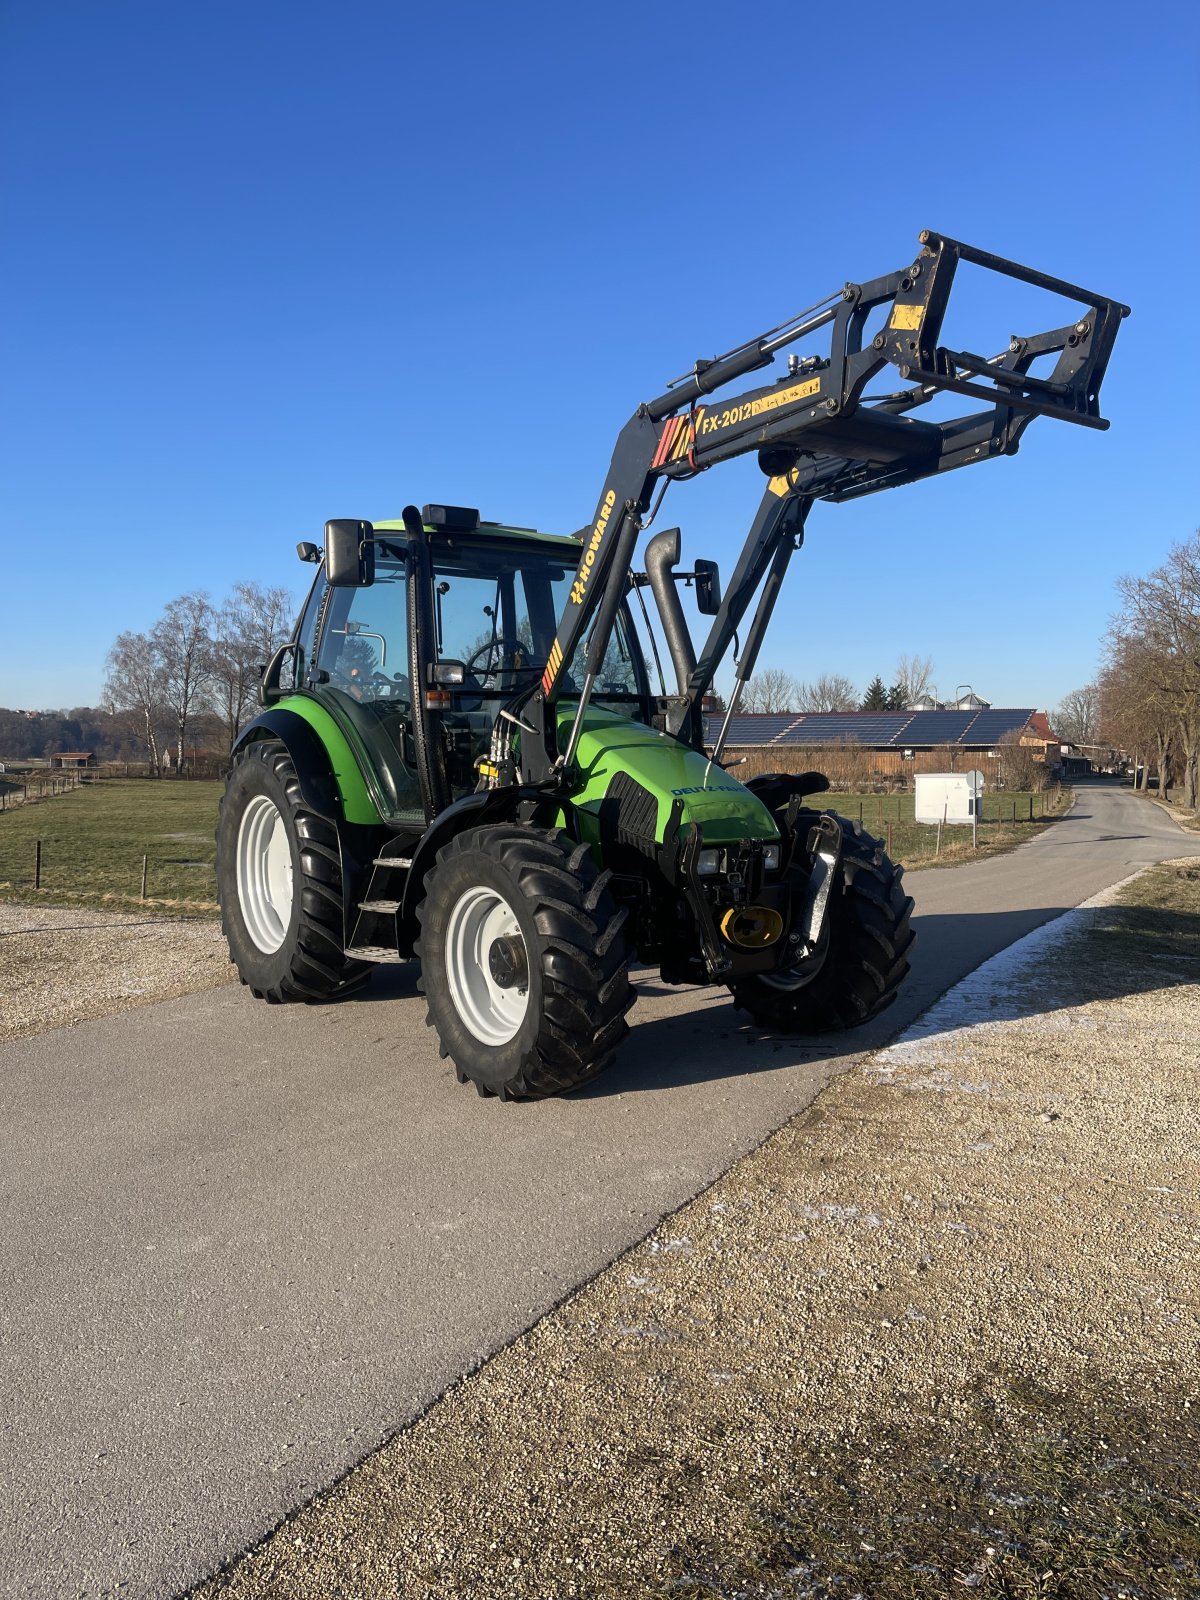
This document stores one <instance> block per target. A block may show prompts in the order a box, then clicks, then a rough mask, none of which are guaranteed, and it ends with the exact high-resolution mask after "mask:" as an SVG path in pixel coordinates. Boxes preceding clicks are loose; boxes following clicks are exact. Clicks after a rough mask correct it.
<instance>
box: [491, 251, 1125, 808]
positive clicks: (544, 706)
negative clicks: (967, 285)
mask: <svg viewBox="0 0 1200 1600" xmlns="http://www.w3.org/2000/svg"><path fill="white" fill-rule="evenodd" d="M920 244H921V249H920V252H919V254H918V255H917V258H916V260H915V261H913V262H912V263H911V264H910V265H908V266H905V267H901V268H900V269H898V270H897V271H895V272H891V273H888V274H886V275H885V276H883V277H880V278H875V279H872V280H871V281H870V282H867V283H862V284H858V283H849V284H847V285H846V286H845V288H843V289H842V290H841V291H840V292H839V293H838V294H837V295H834V296H830V297H829V298H828V299H827V300H826V301H824V302H821V303H820V304H819V305H818V306H817V307H815V308H813V310H812V311H810V312H807V313H804V314H802V315H801V316H800V317H797V318H794V319H792V320H791V321H789V322H787V323H784V324H781V325H780V326H779V327H778V328H775V329H772V330H770V331H769V332H768V333H765V334H762V335H760V336H759V337H757V338H755V339H751V340H749V341H747V342H746V343H745V344H743V345H740V346H738V347H737V348H736V349H734V350H732V351H730V352H728V353H727V354H726V355H724V356H720V357H717V358H715V359H714V360H712V361H697V362H696V364H695V366H694V367H693V369H692V371H691V372H690V373H688V374H687V375H686V376H685V377H684V378H682V379H680V380H678V381H677V382H676V383H674V384H673V385H672V386H671V387H670V388H668V390H667V391H666V392H665V393H664V394H661V395H659V396H658V397H657V398H656V399H653V400H650V401H648V402H646V403H644V404H643V405H640V406H639V407H638V409H637V410H636V411H635V412H634V414H633V416H632V417H631V418H630V419H629V421H628V422H627V423H626V424H625V427H624V428H623V429H622V430H621V433H620V435H619V436H618V439H617V443H616V448H615V449H614V451H613V456H612V461H611V464H610V466H609V470H608V475H607V478H606V479H605V483H604V488H603V490H602V491H601V494H600V498H599V500H598V502H597V506H596V511H595V514H594V516H593V518H592V521H591V523H590V524H589V525H588V526H587V527H586V528H585V529H584V530H583V533H582V535H581V539H582V543H583V552H582V555H581V558H580V562H579V568H578V571H577V572H576V575H575V580H574V582H573V584H572V587H571V591H570V595H569V598H568V601H567V604H566V607H565V609H564V612H563V615H562V617H561V618H560V620H559V624H558V631H557V637H556V639H555V641H554V644H553V647H552V649H551V651H550V655H549V660H548V663H547V666H546V670H545V673H544V675H543V677H542V680H541V683H540V685H538V686H536V687H535V688H534V689H533V690H532V691H530V692H528V693H527V694H526V695H523V696H521V697H519V700H518V701H517V702H514V703H513V706H512V707H510V708H509V714H508V720H509V722H510V724H511V722H512V720H513V717H514V716H519V718H520V720H521V721H522V722H524V723H525V726H526V728H527V730H528V731H529V732H534V731H536V734H537V737H536V739H535V740H528V741H526V743H525V745H524V746H523V748H522V757H521V768H522V775H523V776H524V777H525V778H526V779H527V780H528V781H534V782H544V781H546V780H547V779H549V778H552V777H562V776H564V775H565V774H566V773H567V772H568V771H569V769H570V766H571V762H572V758H573V756H574V751H575V746H576V743H577V740H578V736H579V732H580V729H581V727H582V722H583V715H584V712H585V711H586V709H587V704H588V700H589V698H590V696H591V691H592V687H593V685H594V683H595V679H596V675H597V673H598V671H599V669H600V665H601V663H602V661H603V659H604V655H605V651H606V649H607V647H608V643H609V639H610V637H611V634H612V630H613V626H614V622H615V619H616V615H617V611H618V609H619V607H620V604H621V601H622V599H623V597H624V595H625V593H626V590H627V586H628V576H629V572H630V568H631V565H632V560H633V555H634V549H635V545H636V541H637V537H638V534H639V533H640V531H641V529H642V526H643V521H642V519H643V517H644V516H645V513H646V512H647V510H648V509H649V507H650V503H651V498H652V496H653V494H654V492H655V489H656V486H659V485H661V486H663V487H665V485H666V483H667V482H670V481H672V480H675V479H683V478H689V477H693V476H695V475H696V474H697V473H699V472H702V471H704V470H705V469H706V468H708V467H711V466H715V465H716V464H717V463H718V462H720V461H727V460H731V459H733V458H734V457H736V456H741V455H745V454H746V453H747V452H749V451H751V450H756V451H758V453H759V463H760V465H761V467H762V469H763V471H764V473H765V474H766V475H767V478H768V485H767V489H766V492H765V494H764V496H763V501H762V504H761V506H760V508H759V511H758V515H757V516H756V518H755V520H754V523H753V525H752V526H751V528H750V530H749V533H748V536H747V539H746V542H745V545H744V547H743V550H742V553H741V556H740V558H739V561H738V563H737V567H736V570H735V572H734V574H733V577H732V580H731V582H730V585H729V588H728V592H727V594H726V598H725V601H724V603H723V604H722V606H721V609H720V612H719V614H718V615H717V617H716V618H715V619H714V622H713V626H712V629H711V632H710V634H709V638H708V640H707V642H706V644H705V645H704V647H703V650H702V651H701V653H700V656H699V659H698V661H697V664H696V668H695V671H694V672H693V673H692V675H691V678H690V681H689V683H688V686H687V693H686V695H683V696H677V697H674V699H673V700H672V701H671V702H670V703H669V704H668V705H667V707H666V713H665V721H666V726H667V729H668V731H669V732H672V733H675V734H682V733H684V732H685V730H690V733H691V738H692V742H696V740H697V739H698V737H699V733H698V729H699V716H698V713H697V706H698V703H699V697H700V696H701V695H702V694H703V692H704V690H705V689H706V688H707V686H708V685H709V684H710V683H711V681H712V676H713V673H714V672H715V670H716V668H717V666H718V665H719V663H720V661H721V659H722V657H723V655H724V652H725V650H726V649H727V648H728V645H729V643H730V642H731V641H732V639H733V636H734V633H735V631H736V629H737V628H738V625H739V623H740V622H741V619H742V617H743V615H744V613H745V611H746V609H747V607H748V605H749V603H750V601H751V599H752V598H753V596H754V593H755V592H756V590H757V589H758V588H759V585H760V584H761V583H762V580H763V578H764V577H765V576H766V575H767V574H768V573H769V574H770V579H769V581H768V582H767V583H766V584H765V585H763V592H762V595H761V597H760V603H759V606H758V609H757V611H756V614H755V618H754V621H753V623H752V625H751V630H750V633H749V634H748V636H747V640H746V647H745V649H744V650H743V653H742V656H741V659H740V661H739V671H738V686H739V688H740V685H741V684H742V683H744V681H745V679H746V678H748V677H749V674H750V671H751V670H752V668H753V664H754V660H755V658H756V656H757V653H758V648H759V646H760V645H761V643H762V639H763V635H764V634H765V631H766V626H767V623H768V621H769V620H770V615H771V610H772V608H773V606H774V601H775V597H776V596H777V594H778V590H779V586H780V584H781V582H782V578H783V573H784V571H785V570H786V566H787V560H788V556H789V555H790V553H791V551H792V550H793V549H794V548H796V546H797V545H798V543H799V542H800V539H801V538H802V535H803V524H804V518H805V517H806V515H807V513H808V510H809V509H810V507H811V505H812V502H813V501H814V500H831V501H839V500H847V499H852V498H855V497H857V496H859V495H863V494H872V493H876V492H878V491H880V490H883V489H889V488H895V487H898V486H900V485H901V484H905V483H912V482H915V481H917V480H918V479H920V478H925V477H930V476H933V475H934V474H937V473H940V472H946V471H950V470H952V469H954V468H957V467H963V466H969V465H973V464H974V463H976V462H978V461H984V460H989V459H992V458H994V457H996V456H1000V455H1005V454H1013V453H1015V451H1016V449H1017V446H1018V442H1019V440H1020V437H1021V434H1022V433H1023V432H1024V430H1025V429H1026V428H1027V427H1028V426H1029V424H1030V422H1031V421H1033V419H1034V418H1035V417H1037V416H1051V417H1058V418H1060V419H1061V420H1062V421H1065V422H1075V423H1079V424H1081V425H1083V426H1085V427H1091V428H1107V427H1108V423H1107V422H1106V421H1105V420H1104V418H1103V417H1102V416H1101V415H1100V410H1099V397H1100V385H1101V382H1102V380H1103V377H1104V373H1105V369H1106V367H1107V365H1108V360H1109V356H1110V354H1111V352H1112V348H1113V343H1114V340H1115V338H1116V334H1117V329H1118V327H1119V325H1120V322H1121V319H1122V318H1123V317H1125V316H1127V315H1128V312H1129V308H1128V307H1127V306H1124V305H1121V304H1120V303H1119V302H1117V301H1115V300H1112V299H1109V298H1107V297H1105V296H1103V295H1098V294H1094V293H1092V292H1091V291H1090V290H1087V289H1083V288H1080V287H1079V286H1078V285H1076V284H1072V283H1068V282H1065V281H1064V280H1062V279H1059V278H1054V277H1050V276H1049V275H1047V274H1045V273H1040V272H1035V271H1033V270H1031V269H1030V268H1027V267H1022V266H1019V265H1018V264H1017V263H1015V262H1012V261H1007V260H1005V259H1004V258H1003V257H1000V256H996V255H992V254H990V253H988V252H986V251H982V250H977V249H975V248H973V247H972V246H969V245H965V244H961V243H959V242H958V241H956V240H954V239H949V238H947V237H945V236H944V235H942V234H935V233H929V232H925V233H922V234H921V236H920ZM963 261H966V262H970V263H973V264H974V265H976V266H979V267H982V268H984V269H986V270H989V271H992V272H995V273H998V274H1000V275H1002V276H1004V277H1007V278H1012V279H1016V280H1018V281H1020V282H1023V283H1026V284H1030V285H1033V286H1034V287H1037V288H1040V289H1044V290H1048V291H1050V292H1052V293H1055V294H1059V295H1062V296H1064V297H1065V298H1067V299H1069V300H1073V301H1076V302H1078V303H1079V304H1080V306H1081V308H1082V309H1081V311H1080V313H1079V315H1078V316H1077V317H1076V319H1075V320H1074V321H1073V322H1071V323H1068V324H1067V325H1065V326H1063V327H1059V328H1052V329H1049V330H1046V331H1043V332H1040V333H1035V334H1030V335H1021V336H1017V335H1015V336H1013V337H1012V339H1011V340H1010V341H1009V345H1008V348H1007V349H1006V350H1005V351H1003V352H1001V353H1000V354H999V355H997V356H992V357H985V356H983V355H980V354H976V353H974V352H971V351H968V350H955V349H950V348H947V347H946V346H944V345H943V344H941V342H940V339H941V332H942V324H943V321H944V318H945V313H946V308H947V304H948V302H949V298H950V293H951V289H952V286H953V283H954V277H955V272H956V270H957V267H958V265H959V263H960V262H963ZM880 307H885V308H890V309H888V310H887V313H886V319H885V321H884V325H883V327H882V329H881V330H880V331H879V332H878V333H877V334H876V335H875V336H874V337H873V338H872V339H871V340H870V341H869V342H866V343H864V334H865V329H866V327H867V323H868V318H869V317H870V316H871V314H872V313H873V312H875V311H877V310H878V308H880ZM824 328H829V330H830V333H829V345H828V354H827V355H819V356H807V357H804V358H799V357H797V356H796V355H795V354H793V355H791V356H790V357H789V361H788V371H787V372H786V374H784V375H783V376H782V377H781V378H779V379H778V380H777V381H776V382H773V383H770V384H765V385H763V386H761V387H758V388H753V389H749V390H746V391H744V392H742V393H739V394H736V395H734V396H733V397H732V398H721V399H715V398H714V396H715V395H716V392H717V391H718V390H722V389H724V388H726V387H727V386H728V385H729V384H732V383H733V382H735V380H737V379H738V378H740V377H743V376H745V375H746V374H748V373H751V372H755V371H759V370H761V369H762V368H764V367H769V366H771V365H772V363H773V361H774V360H775V357H776V356H777V355H778V354H779V353H780V352H782V351H784V350H786V349H787V348H788V347H789V346H791V345H794V344H796V343H797V342H798V341H800V340H801V339H805V338H807V337H808V336H809V335H811V334H814V333H816V332H818V331H819V330H821V329H824ZM1047 355H1055V356H1057V360H1056V362H1055V365H1054V368H1053V371H1052V372H1051V373H1050V375H1049V376H1048V377H1045V376H1034V375H1033V374H1032V372H1031V371H1030V368H1031V366H1032V364H1033V363H1034V362H1035V361H1036V360H1037V359H1038V358H1039V357H1045V356H1047ZM889 366H891V367H894V368H895V369H896V371H897V374H898V376H899V378H900V379H902V380H904V384H905V387H903V388H901V389H898V390H895V391H892V392H889V393H887V394H885V395H876V396H866V389H867V385H868V384H869V383H870V382H871V381H872V379H874V378H875V377H876V376H877V375H878V374H879V373H880V372H881V371H883V369H884V368H886V367H889ZM941 393H952V394H960V395H963V396H965V397H968V398H970V399H973V400H977V401H981V402H983V407H982V409H980V410H976V411H973V412H971V413H970V414H969V415H966V416H961V417H956V418H953V419H951V420H948V421H938V422H930V421H925V420H922V419H920V418H919V417H915V416H912V415H910V414H909V413H911V412H913V411H916V410H918V409H919V408H920V407H921V406H922V405H924V404H926V403H927V402H928V401H929V400H931V399H932V398H933V397H934V396H935V395H937V394H941ZM589 627H590V628H591V637H590V640H589V643H588V649H587V655H586V660H585V668H584V681H583V685H582V688H581V689H576V688H575V687H573V686H572V687H571V688H570V690H569V691H568V692H569V693H570V695H571V696H572V698H574V697H575V696H576V695H578V698H579V704H578V708H577V712H576V716H575V720H574V727H573V730H572V733H571V736H570V738H569V739H568V742H567V745H566V748H565V749H564V750H563V751H562V753H561V754H560V753H559V751H558V748H557V738H556V719H555V716H554V714H553V709H552V708H553V706H554V704H555V702H556V700H557V699H558V698H559V695H560V693H562V692H563V685H562V674H563V667H564V665H565V664H566V663H568V662H570V661H571V659H572V657H573V655H574V654H575V651H576V649H577V648H578V646H579V644H580V642H581V640H582V639H583V638H584V637H585V635H586V634H587V631H588V629H589Z"/></svg>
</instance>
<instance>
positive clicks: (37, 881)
mask: <svg viewBox="0 0 1200 1600" xmlns="http://www.w3.org/2000/svg"><path fill="white" fill-rule="evenodd" d="M33 887H34V888H35V889H40V888H41V887H42V841H41V840H40V839H35V840H34V841H33Z"/></svg>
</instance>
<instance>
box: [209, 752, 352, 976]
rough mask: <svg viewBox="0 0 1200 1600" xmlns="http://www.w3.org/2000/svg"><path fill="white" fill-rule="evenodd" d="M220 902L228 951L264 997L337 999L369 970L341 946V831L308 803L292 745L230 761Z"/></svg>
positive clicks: (220, 830) (220, 833)
mask: <svg viewBox="0 0 1200 1600" xmlns="http://www.w3.org/2000/svg"><path fill="white" fill-rule="evenodd" d="M217 898H218V900H219V901H220V903H221V927H222V930H223V932H224V934H225V937H226V939H227V940H228V941H229V954H230V957H231V958H232V960H233V963H234V965H235V966H236V967H237V969H238V975H239V976H240V978H241V980H242V982H243V983H245V984H248V985H249V986H250V989H251V992H252V993H253V994H254V995H255V996H256V997H257V998H258V999H260V1000H269V1001H272V1002H273V1003H276V1004H278V1003H279V1002H281V1001H285V1000H332V999H336V998H337V997H338V996H340V995H343V994H347V993H349V992H350V990H352V989H358V988H361V986H362V985H363V984H364V983H365V982H366V980H367V977H368V976H369V974H370V971H371V969H370V967H369V966H368V965H367V964H365V963H364V962H361V961H355V960H353V959H351V958H350V957H348V956H347V955H346V954H345V951H344V949H343V946H342V867H341V857H340V854H339V851H338V838H337V831H336V829H335V828H334V826H333V824H332V823H331V822H329V821H328V819H327V818H325V817H322V816H318V815H317V813H316V812H315V811H313V810H311V809H310V808H309V807H308V806H306V805H305V803H304V796H303V795H302V793H301V791H300V780H299V778H298V777H297V775H296V768H295V765H294V763H293V761H292V758H291V756H290V755H289V754H288V751H287V747H286V746H285V745H284V744H282V743H281V742H280V741H279V740H278V739H261V740H258V741H256V742H255V743H253V744H249V745H246V746H244V747H243V748H242V749H241V750H239V751H238V753H237V755H236V756H235V757H234V761H233V770H232V772H231V773H230V774H229V781H228V782H227V783H226V785H225V793H224V794H223V795H222V797H221V811H220V816H219V819H218V822H217Z"/></svg>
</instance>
